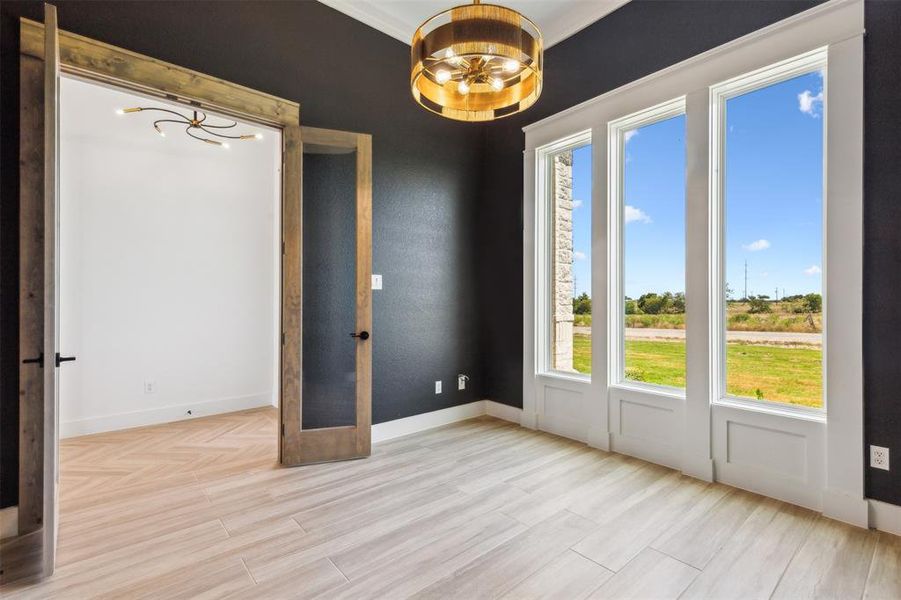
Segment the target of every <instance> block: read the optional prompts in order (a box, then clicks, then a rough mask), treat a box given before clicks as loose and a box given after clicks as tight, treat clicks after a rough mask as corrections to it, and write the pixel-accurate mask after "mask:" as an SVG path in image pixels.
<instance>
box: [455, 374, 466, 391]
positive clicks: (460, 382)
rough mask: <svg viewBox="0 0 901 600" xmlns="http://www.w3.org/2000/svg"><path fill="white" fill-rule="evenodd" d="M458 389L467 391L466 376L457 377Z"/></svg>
mask: <svg viewBox="0 0 901 600" xmlns="http://www.w3.org/2000/svg"><path fill="white" fill-rule="evenodd" d="M457 389H458V390H465V389H466V375H457Z"/></svg>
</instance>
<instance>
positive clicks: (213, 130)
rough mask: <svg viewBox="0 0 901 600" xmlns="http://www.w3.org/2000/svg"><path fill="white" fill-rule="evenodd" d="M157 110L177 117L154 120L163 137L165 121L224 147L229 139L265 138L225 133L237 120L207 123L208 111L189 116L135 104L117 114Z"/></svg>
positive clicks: (191, 135)
mask: <svg viewBox="0 0 901 600" xmlns="http://www.w3.org/2000/svg"><path fill="white" fill-rule="evenodd" d="M145 110H146V111H157V112H162V113H168V114H169V115H174V116H175V117H177V118H174V119H173V118H168V119H157V120H156V121H154V122H153V128H154V129H156V132H157V133H158V134H160V135H161V136H162V137H166V132H165V131H164V130H163V128H162V127H160V125H161V124H163V123H175V124H177V125H185V133H186V134H188V135H189V136H190V137H192V138H194V139H195V140H199V141H201V142H204V143H206V144H212V145H213V146H220V147H222V148H228V147H229V145H228V140H261V139H263V135H262V134H260V133H248V134H244V135H228V134H227V133H224V132H225V131H228V130H230V129H234V128H235V127H237V126H238V123H237V122H235V121H231V122H229V121H225V124H220V125H213V124H211V123H207V122H206V120H207V115H206V113H203V112H200V111H196V110H195V111H194V114H193V116H190V117H187V116H185V115H183V114H181V113H180V112H177V111H174V110H169V109H167V108H156V107H152V106H135V107H133V108H120V109H119V110H117V111H116V113H117V114H120V115H126V114H130V113H137V112H143V111H145ZM209 136H214V137H217V138H220V139H218V140H216V139H212V138H211V137H209Z"/></svg>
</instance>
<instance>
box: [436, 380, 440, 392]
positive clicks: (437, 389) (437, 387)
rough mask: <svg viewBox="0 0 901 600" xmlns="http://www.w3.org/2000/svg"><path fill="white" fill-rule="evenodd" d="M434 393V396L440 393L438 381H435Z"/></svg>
mask: <svg viewBox="0 0 901 600" xmlns="http://www.w3.org/2000/svg"><path fill="white" fill-rule="evenodd" d="M435 393H436V394H440V393H441V382H440V381H436V382H435Z"/></svg>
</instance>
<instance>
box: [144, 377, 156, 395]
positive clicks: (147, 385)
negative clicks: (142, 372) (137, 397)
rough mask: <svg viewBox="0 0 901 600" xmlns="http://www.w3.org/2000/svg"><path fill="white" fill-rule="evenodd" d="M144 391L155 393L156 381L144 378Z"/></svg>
mask: <svg viewBox="0 0 901 600" xmlns="http://www.w3.org/2000/svg"><path fill="white" fill-rule="evenodd" d="M144 393H145V394H155V393H156V381H154V380H153V379H145V380H144Z"/></svg>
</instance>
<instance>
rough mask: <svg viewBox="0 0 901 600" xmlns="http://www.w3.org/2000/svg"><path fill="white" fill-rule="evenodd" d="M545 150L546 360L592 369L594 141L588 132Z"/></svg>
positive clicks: (568, 368)
mask: <svg viewBox="0 0 901 600" xmlns="http://www.w3.org/2000/svg"><path fill="white" fill-rule="evenodd" d="M562 145H563V147H560V148H554V149H553V150H551V151H548V152H546V153H544V154H543V158H542V160H543V162H544V172H545V175H544V176H545V185H544V189H545V194H544V199H543V200H544V202H543V203H544V205H545V207H544V208H545V211H544V214H545V215H546V222H545V227H546V230H547V237H546V238H545V239H547V240H548V242H549V244H550V247H549V248H547V252H546V255H547V265H546V277H544V280H545V285H546V287H547V293H546V299H547V303H548V305H547V307H546V314H547V315H548V323H547V328H546V330H547V333H548V335H547V338H546V339H547V349H546V350H547V355H548V361H547V365H548V367H549V369H550V370H552V371H558V372H562V373H571V374H574V375H590V374H591V317H592V315H591V144H590V139H589V138H588V137H587V136H586V135H581V136H577V138H575V139H572V140H568V141H567V142H565V143H563V144H562Z"/></svg>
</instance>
